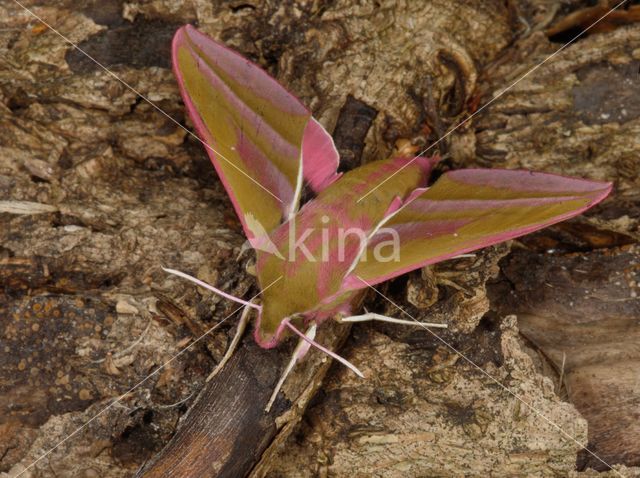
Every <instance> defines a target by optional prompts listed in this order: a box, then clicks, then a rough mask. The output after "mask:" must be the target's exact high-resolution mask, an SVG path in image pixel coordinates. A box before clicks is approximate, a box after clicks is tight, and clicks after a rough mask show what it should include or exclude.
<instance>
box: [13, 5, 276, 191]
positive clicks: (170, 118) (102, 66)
mask: <svg viewBox="0 0 640 478" xmlns="http://www.w3.org/2000/svg"><path fill="white" fill-rule="evenodd" d="M13 1H14V2H15V3H16V4H18V5H19V6H20V7H22V8H23V9H24V10H25V11H26V12H27V13H29V14H30V15H31V16H33V17H34V18H36V19H37V20H38V21H40V22H41V23H43V24H44V25H45V26H46V27H47V28H49V29H50V30H51V31H52V32H54V33H55V34H56V35H58V36H59V37H60V38H62V39H63V40H64V41H65V42H67V43H68V44H69V45H71V46H72V47H73V48H75V49H76V50H78V51H79V52H80V53H82V54H83V55H84V56H86V57H87V58H89V60H91V61H92V62H94V63H95V64H96V65H98V66H99V67H100V68H102V69H103V70H104V71H105V72H106V73H107V74H109V75H110V76H111V77H112V78H115V79H116V80H118V81H119V82H120V83H122V84H123V85H124V86H126V87H127V88H129V90H131V91H132V92H133V93H135V94H136V95H138V96H139V97H140V98H142V99H143V100H144V101H146V102H147V103H149V104H150V105H151V106H152V107H153V108H155V109H156V110H157V111H158V112H160V113H161V114H163V115H164V116H166V117H167V118H168V119H169V120H170V121H171V122H172V123H174V124H175V125H177V126H178V127H180V128H182V129H183V130H185V131H186V132H187V134H189V135H191V136H193V137H194V138H195V139H197V140H198V141H199V142H200V143H202V144H203V145H204V147H205V148H207V149H209V150H211V151H212V152H213V153H215V154H216V155H217V156H218V157H220V158H222V159H223V160H224V161H226V162H227V163H229V165H231V166H232V167H233V168H235V169H237V170H238V171H239V172H240V173H241V174H242V175H244V176H245V177H246V178H247V179H249V180H250V181H252V182H253V183H254V184H255V185H256V186H258V187H259V188H261V189H263V190H264V191H266V192H267V193H268V194H269V195H270V196H272V197H273V198H274V199H276V200H277V201H279V202H282V199H280V198H279V197H278V196H276V195H275V194H273V193H272V192H271V191H269V190H268V189H267V188H266V187H264V186H263V185H262V184H260V183H259V182H258V181H256V180H255V179H253V178H252V177H251V176H250V175H248V174H247V173H245V172H244V171H243V170H242V169H240V168H239V167H238V166H236V165H235V164H233V162H232V161H230V160H229V159H227V158H226V157H225V156H224V155H223V154H222V153H220V152H218V151H216V150H215V149H214V148H213V146H211V145H209V144H208V143H206V142H205V141H203V140H202V139H200V138H199V137H198V135H197V134H195V133H193V132H192V131H189V130H188V129H187V128H186V127H184V126H183V125H181V124H180V123H179V122H178V121H177V120H175V119H174V118H173V117H172V116H171V115H169V114H168V113H167V112H165V111H164V110H163V109H162V108H160V107H159V106H158V105H156V104H155V103H154V102H153V101H151V100H150V99H149V98H147V97H146V96H145V95H143V94H142V93H140V92H139V91H138V90H137V89H135V88H134V87H133V86H131V85H130V84H129V83H127V82H126V81H124V80H123V79H122V78H120V77H119V76H118V75H116V74H115V73H114V72H112V71H111V70H110V69H109V68H107V67H106V66H104V65H103V64H102V63H100V62H99V61H98V60H96V59H95V58H94V57H92V56H91V55H89V54H88V53H87V52H86V51H84V50H83V49H82V48H80V47H79V46H78V45H76V44H75V43H74V42H72V41H71V40H70V39H69V38H67V37H66V36H65V35H63V34H62V33H60V32H59V31H58V30H56V29H55V28H53V27H52V26H51V25H50V24H49V23H47V22H46V21H45V20H44V19H43V18H42V17H40V16H39V15H37V14H36V13H35V12H33V11H32V10H30V9H29V8H27V7H25V6H24V5H23V4H22V3H20V2H19V1H18V0H13Z"/></svg>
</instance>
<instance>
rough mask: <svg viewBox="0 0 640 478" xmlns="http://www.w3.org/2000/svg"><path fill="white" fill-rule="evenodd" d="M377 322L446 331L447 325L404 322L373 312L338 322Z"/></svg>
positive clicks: (343, 318) (414, 321)
mask: <svg viewBox="0 0 640 478" xmlns="http://www.w3.org/2000/svg"><path fill="white" fill-rule="evenodd" d="M374 320H377V321H378V322H388V323H390V324H400V325H418V326H420V327H437V328H440V329H446V328H447V324H433V323H429V322H419V321H417V320H413V319H412V320H404V319H396V318H395V317H387V316H386V315H380V314H376V313H374V312H367V313H366V314H362V315H352V316H350V317H342V318H340V319H339V321H340V322H349V323H354V322H369V321H374Z"/></svg>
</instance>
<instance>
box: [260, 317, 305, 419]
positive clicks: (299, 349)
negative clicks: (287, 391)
mask: <svg viewBox="0 0 640 478" xmlns="http://www.w3.org/2000/svg"><path fill="white" fill-rule="evenodd" d="M316 327H317V326H316V324H311V327H309V328H308V329H307V332H306V333H305V336H307V337H308V338H310V339H311V340H313V339H314V338H315V337H316ZM309 347H311V344H309V343H308V342H306V341H305V340H302V339H301V340H299V341H298V345H296V348H295V350H294V351H293V355H292V356H291V360H289V363H288V364H287V367H286V368H285V369H284V372H282V375H281V376H280V380H278V383H277V384H276V387H275V388H274V389H273V393H272V394H271V398H270V399H269V403H267V406H266V407H265V409H264V411H265V412H267V413H269V410H271V406H272V405H273V402H275V401H276V397H277V396H278V392H279V391H280V389H281V388H282V385H284V381H285V380H286V378H287V376H288V375H289V374H290V373H291V371H292V370H293V367H294V366H295V365H296V363H297V362H298V361H299V360H300V359H302V357H304V356H305V354H306V353H307V351H308V350H309Z"/></svg>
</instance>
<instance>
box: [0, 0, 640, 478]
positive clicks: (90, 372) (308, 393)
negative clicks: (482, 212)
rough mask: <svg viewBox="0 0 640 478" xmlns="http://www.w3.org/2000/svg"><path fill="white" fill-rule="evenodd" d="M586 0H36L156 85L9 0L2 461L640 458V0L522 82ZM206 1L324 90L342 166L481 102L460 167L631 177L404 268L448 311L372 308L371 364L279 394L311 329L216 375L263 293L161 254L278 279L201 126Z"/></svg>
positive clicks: (376, 468)
mask: <svg viewBox="0 0 640 478" xmlns="http://www.w3.org/2000/svg"><path fill="white" fill-rule="evenodd" d="M586 3H587V2H581V1H577V0H575V1H574V0H572V1H566V2H563V4H562V6H561V7H559V6H558V3H557V2H555V1H551V0H522V1H509V2H503V1H498V0H489V1H483V2H475V1H464V0H460V1H455V2H450V1H445V0H429V1H424V2H413V1H408V0H406V1H405V0H387V1H383V2H354V1H348V0H335V1H331V2H329V1H322V0H317V1H312V0H309V1H300V2H292V1H284V2H279V1H278V2H276V1H265V2H240V1H209V0H206V1H205V0H187V1H177V0H151V1H120V0H108V1H99V0H81V1H71V0H56V1H51V2H25V6H27V7H28V8H30V9H32V10H33V12H34V13H36V14H37V15H39V16H41V17H42V18H43V19H44V20H45V21H46V22H48V23H49V24H50V25H51V26H53V27H54V28H55V29H56V30H58V31H59V32H60V33H62V34H63V35H65V36H66V37H67V38H68V39H69V40H70V41H72V42H74V43H76V44H78V45H79V47H80V48H81V49H82V50H84V51H85V52H87V53H88V54H89V55H91V56H92V57H93V58H94V59H95V60H97V61H99V62H100V63H101V64H102V65H103V66H105V67H106V68H108V69H109V70H110V71H112V72H113V73H114V74H115V75H117V76H118V78H119V79H120V80H122V81H124V82H126V83H128V84H129V85H131V86H133V87H134V88H135V89H136V90H137V91H138V92H139V93H141V94H142V95H144V96H145V97H146V98H148V99H149V100H151V101H152V102H153V103H154V104H155V105H156V106H157V108H154V107H153V106H151V105H149V104H148V103H147V102H146V101H144V100H142V99H140V97H138V96H137V95H136V94H135V93H134V92H132V91H131V90H130V89H129V88H127V87H126V86H124V85H123V83H122V82H121V81H119V80H118V79H116V78H115V77H114V76H112V75H109V74H108V73H106V72H105V71H104V70H103V69H102V68H101V67H100V66H99V65H97V64H96V63H95V62H94V61H92V60H91V59H90V58H88V57H87V56H85V55H84V54H82V53H81V52H79V51H78V50H76V49H74V48H73V47H72V46H71V45H70V44H69V43H67V42H65V40H64V39H63V38H61V37H60V36H58V35H56V34H55V33H54V32H52V31H51V30H50V29H48V28H47V27H46V26H44V25H43V24H42V23H40V22H38V21H37V20H35V19H34V17H33V16H32V15H30V14H29V13H28V12H27V11H26V10H24V9H23V8H21V7H20V6H19V5H18V4H16V3H14V2H12V1H10V0H5V1H3V2H0V284H2V288H0V331H1V335H0V336H1V337H2V343H1V346H0V396H1V400H0V474H1V476H7V477H8V476H11V477H13V476H16V475H18V474H19V473H21V472H22V471H25V469H26V468H27V467H29V468H28V470H26V472H25V473H24V474H23V475H21V476H25V477H26V476H31V477H45V476H47V477H48V476H80V477H87V478H90V477H96V476H100V477H124V476H134V475H136V474H138V475H139V476H243V475H252V476H274V477H275V476H294V477H295V476H309V475H313V476H483V475H484V476H486V475H495V476H580V477H583V476H620V474H622V475H623V476H639V475H640V472H639V471H638V468H633V467H634V466H638V465H640V448H639V447H638V443H640V439H639V438H640V430H639V429H638V409H639V405H640V391H639V390H638V387H637V383H638V380H639V379H640V376H639V372H638V370H640V352H639V351H638V346H637V343H638V337H639V335H640V332H639V330H640V328H639V327H640V326H639V325H638V320H637V319H638V316H639V313H640V299H639V298H638V293H639V292H640V291H639V290H638V289H639V286H638V284H639V283H640V277H639V271H638V263H639V262H638V249H637V246H636V243H637V241H638V238H639V237H640V229H639V224H640V195H639V193H638V191H639V189H638V188H639V186H640V179H639V178H640V174H639V173H640V166H639V165H640V163H639V161H638V155H639V152H640V142H639V141H638V138H639V137H640V79H639V77H638V71H639V67H640V26H639V25H638V24H637V23H634V22H635V15H636V13H634V11H631V10H629V11H628V12H626V13H623V14H622V15H618V16H616V17H615V18H616V19H617V20H616V21H607V22H605V23H604V24H603V25H602V26H603V28H600V29H599V32H598V33H596V34H593V35H585V37H584V38H582V39H580V40H579V41H577V42H576V43H574V44H573V45H572V46H569V47H568V48H566V49H564V50H563V51H562V52H561V53H559V54H558V55H556V56H554V57H553V58H552V59H550V60H548V61H546V62H545V63H544V65H542V66H541V67H540V68H538V69H536V70H535V71H534V72H532V73H531V74H529V75H528V76H526V77H525V78H524V79H522V80H521V81H518V82H517V84H515V86H513V87H511V85H513V84H514V83H515V82H516V80H519V78H520V77H521V76H522V75H524V74H525V73H526V72H527V71H529V70H530V69H531V68H533V67H534V66H536V65H538V64H540V63H541V62H543V61H544V60H545V59H546V58H548V57H549V55H551V54H552V53H554V51H556V50H557V49H558V48H559V47H560V46H562V43H557V41H561V40H562V39H563V38H562V36H563V35H566V34H567V33H566V32H570V31H571V29H572V28H576V25H577V26H578V27H580V26H582V27H584V26H585V25H582V24H583V23H584V22H585V20H584V19H585V18H592V17H593V15H594V13H593V12H594V10H593V9H590V10H588V11H586V12H585V6H587V5H586ZM601 3H604V2H601ZM599 8H600V7H599ZM570 13H571V14H572V15H573V16H571V15H569V16H568V14H570ZM562 22H564V23H562ZM184 23H196V24H197V25H198V27H199V28H200V29H202V30H203V31H205V32H206V33H208V34H210V35H212V36H214V37H216V38H218V39H220V40H222V41H224V42H225V43H227V44H228V45H230V46H231V47H233V48H235V49H237V50H239V51H240V52H242V53H243V54H245V55H246V56H247V57H249V58H251V59H253V60H254V61H256V62H258V63H260V64H261V65H263V66H264V67H265V68H267V69H268V70H269V71H270V72H271V73H272V74H274V75H275V76H276V77H277V78H278V79H279V80H280V81H281V82H282V83H283V84H285V85H286V86H287V87H288V88H290V89H291V90H292V91H293V92H294V93H295V94H296V95H298V96H299V97H300V98H301V99H302V100H303V101H304V102H305V103H306V104H307V105H308V106H309V107H310V108H311V109H312V110H313V111H314V114H315V116H316V117H317V118H318V119H319V120H320V121H321V122H322V123H323V124H324V125H325V126H326V127H327V128H328V129H329V130H330V131H334V130H335V137H336V141H337V143H338V147H339V149H340V151H341V155H342V157H343V158H344V159H345V162H344V164H343V167H347V168H348V167H353V166H354V165H356V164H358V163H359V162H361V161H365V162H366V161H371V160H374V159H382V158H384V157H386V156H387V155H388V154H389V153H390V152H391V150H392V148H393V147H394V145H395V144H396V143H397V141H398V140H410V141H412V142H413V144H414V145H416V146H417V147H418V148H425V147H427V146H429V145H431V144H433V143H434V142H435V141H437V140H438V138H440V137H442V136H443V135H444V134H446V132H447V131H450V130H451V129H452V128H453V127H454V126H455V125H456V124H458V123H460V122H461V121H463V120H465V119H467V118H469V117H470V115H471V114H473V113H474V112H477V111H479V113H478V114H477V115H476V116H474V117H473V118H472V119H471V120H470V121H467V122H465V123H464V124H463V125H462V126H461V127H459V128H457V129H455V131H453V132H452V133H451V134H450V135H448V136H447V138H446V139H445V140H444V141H442V142H440V143H439V144H438V145H437V146H436V147H434V148H432V149H431V150H430V151H429V153H430V154H432V153H435V152H439V153H441V154H443V155H444V158H445V159H444V160H443V161H442V163H441V164H440V166H439V168H440V169H439V170H440V171H444V170H446V169H448V168H459V167H466V166H478V165H480V166H483V167H507V168H530V169H537V170H542V171H548V172H557V173H562V174H568V175H569V174H570V175H577V176H583V177H589V178H592V179H601V180H610V181H615V184H616V192H615V194H614V195H613V196H612V197H611V198H610V199H608V200H607V201H606V202H605V203H603V204H602V205H601V206H600V207H598V208H597V209H596V210H594V211H592V212H591V213H589V214H587V215H586V216H585V217H581V218H578V219H576V220H573V221H570V222H568V223H564V224H562V225H559V226H555V227H553V228H551V229H549V230H546V231H543V232H540V233H537V234H535V235H533V236H531V237H528V238H526V239H523V240H521V241H518V242H515V243H513V244H511V245H508V244H507V245H500V246H496V247H493V248H488V249H486V250H483V251H480V252H478V253H477V254H476V255H475V256H474V257H467V258H460V259H457V260H452V261H448V262H446V263H443V264H439V265H437V266H434V267H430V268H425V269H423V270H421V271H416V272H414V273H412V274H409V275H407V276H406V277H403V278H401V279H398V280H396V281H393V282H392V283H390V284H387V285H386V286H385V287H384V288H383V289H382V290H383V292H384V293H385V294H386V295H388V296H389V297H390V298H392V299H393V300H394V301H395V302H396V303H397V304H399V305H400V306H401V307H402V308H403V309H405V310H406V311H407V312H409V313H410V314H411V315H413V316H414V317H416V318H418V319H420V320H425V321H433V322H435V321H443V322H447V323H448V324H449V325H450V328H449V329H448V330H447V331H446V332H442V331H437V330H436V331H435V333H437V335H434V333H431V332H429V331H425V330H422V329H419V330H416V329H411V328H397V327H388V326H379V325H358V326H357V327H354V328H353V329H352V332H351V335H350V337H349V338H348V339H347V340H346V344H345V345H344V346H343V347H342V349H341V353H343V354H345V355H346V356H347V358H348V359H349V360H351V361H353V362H354V363H355V364H356V365H357V366H358V367H360V368H361V369H362V370H363V371H364V373H365V375H366V376H367V379H366V380H364V381H363V380H359V379H357V378H356V377H354V376H352V375H351V374H350V373H348V371H346V370H344V369H343V368H341V367H337V366H335V365H331V366H330V364H329V363H328V362H327V361H325V360H324V358H323V357H322V356H320V355H318V354H317V353H316V352H311V354H310V357H309V359H308V360H305V363H304V364H303V366H301V367H300V368H299V369H298V370H297V371H296V372H295V374H294V376H293V377H292V378H291V379H290V381H289V382H288V383H287V386H286V388H285V390H284V394H283V395H282V396H281V397H280V398H279V399H278V401H277V402H276V406H275V407H274V410H273V412H272V413H271V414H268V415H265V414H262V413H261V410H262V408H263V407H264V404H265V398H267V399H268V396H269V393H270V391H271V388H272V387H273V384H274V383H275V381H276V380H277V377H278V375H279V373H280V370H281V368H282V365H283V363H284V361H285V360H286V359H287V356H288V354H289V353H290V352H291V348H292V345H293V343H290V344H286V345H285V346H284V347H282V348H281V349H280V350H278V351H262V350H259V349H257V347H256V346H255V345H253V344H252V342H251V338H250V337H247V338H246V340H245V341H244V342H243V345H242V347H241V349H240V351H239V352H238V354H237V356H236V357H235V358H234V359H233V360H232V361H231V362H230V364H229V366H228V368H227V369H226V370H224V371H223V372H222V373H221V375H219V376H217V377H216V379H215V380H214V381H212V382H210V383H208V384H205V382H204V380H205V378H206V376H207V375H208V373H209V371H210V370H211V368H213V366H214V365H215V363H216V362H217V361H218V360H220V358H221V357H222V354H223V352H224V349H225V347H226V345H227V343H228V341H229V337H230V335H231V334H232V333H233V331H234V326H233V324H234V323H235V321H236V320H237V318H238V315H239V314H238V312H237V308H236V307H234V306H233V304H229V303H228V302H227V301H225V300H221V299H219V298H218V297H214V296H211V295H210V294H208V293H206V292H204V291H202V290H200V289H196V288H194V287H191V286H190V285H189V284H185V283H184V282H181V281H178V280H176V279H175V278H173V277H170V276H167V275H166V274H165V273H164V272H163V271H162V270H161V269H160V267H161V266H171V267H176V268H179V269H181V270H185V271H187V272H191V273H193V274H196V275H198V276H199V277H200V278H202V279H203V280H206V281H207V282H210V283H212V284H215V285H216V286H218V287H219V288H222V289H224V290H227V291H229V292H231V293H233V294H235V295H239V296H243V297H251V296H253V295H255V294H256V293H258V290H256V287H255V282H254V279H253V277H252V275H251V270H252V257H251V254H246V253H241V247H242V244H243V242H244V237H243V235H242V230H241V227H240V225H239V222H238V220H237V218H235V216H234V213H233V209H232V207H231V204H230V202H229V201H228V199H227V197H226V194H225V191H224V189H223V187H222V186H221V184H220V182H219V180H218V178H217V177H216V176H215V173H214V171H213V168H212V167H211V165H210V163H209V160H208V159H207V158H206V156H205V153H204V151H203V150H202V148H201V146H200V145H199V144H198V143H197V141H195V140H194V139H193V138H192V137H191V136H190V135H188V134H187V132H186V131H185V130H184V129H183V128H181V126H180V125H181V124H186V125H187V127H189V126H190V125H189V124H188V122H187V123H185V122H186V120H185V116H184V111H183V106H182V104H181V102H180V98H179V93H178V90H177V86H176V84H175V82H174V80H173V78H172V75H171V72H170V69H169V66H170V65H169V42H170V39H171V36H172V35H173V32H174V31H175V30H176V28H177V27H178V26H180V25H182V24H184ZM550 26H551V27H552V29H551V30H550V31H549V33H552V34H553V35H552V39H553V40H554V41H556V43H553V42H552V41H550V40H549V39H548V35H547V34H546V33H545V29H546V28H548V27H550ZM587 26H588V25H587ZM568 39H569V38H568ZM507 87H509V88H510V89H509V90H508V91H507V92H506V93H505V94H501V92H502V91H503V90H504V89H505V88H507ZM498 95H500V97H499V98H497V96H498ZM494 98H495V101H493V99H494ZM485 105H487V106H486V107H485ZM480 109H481V110H480ZM159 110H162V112H161V111H159ZM163 112H164V113H163ZM174 120H175V121H174ZM351 130H352V132H353V133H352V134H350V131H351ZM363 300H364V304H365V305H366V307H367V308H369V309H375V310H376V311H379V312H383V313H387V314H388V315H394V316H398V315H400V312H399V311H398V310H397V309H395V308H394V307H393V306H391V305H390V304H389V303H388V302H387V301H385V300H384V299H382V298H381V297H379V296H375V295H368V296H366V297H364V298H363ZM205 332H209V333H208V334H207V335H205V336H203V334H204V333H205ZM348 332H349V330H348V329H346V328H341V327H337V326H332V327H329V328H327V329H326V330H325V331H324V332H323V335H320V339H321V340H323V341H324V343H326V344H328V345H331V346H335V347H338V346H339V345H340V344H342V343H343V342H344V341H345V337H346V336H347V334H348ZM201 337H202V338H201ZM189 345H190V347H189V348H188V349H187V350H186V351H184V352H181V351H182V350H184V349H185V347H187V346H189ZM179 353H180V354H179ZM176 354H179V355H177V356H176ZM161 366H162V367H161ZM160 367H161V368H160ZM152 372H153V373H152ZM150 374H151V375H150ZM325 374H326V376H325ZM134 386H135V389H134V390H132V391H130V392H129V390H131V389H132V387H134ZM123 394H124V396H123ZM118 398H121V399H120V400H118V401H116V399H118ZM63 440H64V441H63ZM583 446H587V448H588V449H589V450H590V451H591V452H593V453H594V454H595V455H597V457H599V458H597V457H595V456H594V455H592V454H590V453H589V452H588V451H585V450H584V448H583ZM54 447H55V448H54ZM45 454H46V455H45ZM43 455H45V456H44V457H43ZM41 457H42V458H41ZM40 458H41V459H40ZM35 460H39V461H38V462H37V463H35V465H33V466H32V464H33V463H34V461H35ZM608 465H614V466H615V469H616V470H615V471H608V472H605V473H601V474H598V473H597V472H596V471H594V470H608V468H609V466H608Z"/></svg>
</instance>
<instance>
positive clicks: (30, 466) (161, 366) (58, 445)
mask: <svg viewBox="0 0 640 478" xmlns="http://www.w3.org/2000/svg"><path fill="white" fill-rule="evenodd" d="M280 279H282V276H280V277H278V278H277V279H276V280H274V281H273V282H272V283H271V284H269V285H268V286H266V287H265V288H264V289H262V290H261V291H260V292H258V293H257V294H256V295H254V296H253V297H252V298H251V299H249V301H252V300H253V299H255V298H256V297H258V296H259V295H260V294H262V293H263V292H264V291H265V290H267V289H268V288H269V287H271V286H272V285H273V284H275V283H276V282H278V281H279V280H280ZM245 307H246V306H244V305H243V306H242V307H238V308H237V309H236V310H234V311H233V312H231V313H230V314H229V315H227V316H226V317H225V318H224V319H222V320H221V321H220V322H218V323H217V324H216V325H214V326H213V327H211V328H210V329H209V330H207V331H206V332H205V333H204V334H202V335H201V336H200V337H198V338H197V339H195V340H194V341H193V342H191V343H190V344H189V345H187V346H186V347H185V348H183V349H182V350H181V351H180V352H178V353H177V354H175V355H174V356H173V357H171V358H170V359H169V360H167V361H166V362H165V363H163V364H162V365H160V366H159V367H157V368H156V369H155V370H154V371H153V372H151V373H150V374H149V375H147V376H146V377H145V378H143V379H142V380H140V381H139V382H138V383H136V384H135V385H134V386H133V387H131V388H130V389H129V390H127V391H126V392H124V393H123V394H122V395H120V396H119V397H118V398H116V399H115V400H114V401H113V402H111V403H110V404H109V405H107V406H106V407H104V408H103V409H102V410H100V411H99V412H98V413H96V414H95V415H94V416H93V417H92V418H90V419H89V420H88V421H86V422H85V423H84V424H83V425H81V426H80V427H78V428H77V429H76V430H75V431H74V432H72V433H71V434H69V435H67V436H66V437H65V438H64V439H63V440H61V441H60V442H58V444H56V445H55V446H54V447H52V448H50V449H49V450H48V451H46V452H45V453H44V454H42V455H41V456H40V457H38V458H37V459H36V460H35V461H34V462H33V463H31V464H30V465H29V466H27V467H26V468H25V469H23V470H22V471H21V472H20V473H18V474H17V475H16V477H15V478H18V477H19V476H22V475H23V474H24V473H26V471H27V470H29V469H30V468H32V467H33V466H34V465H36V463H38V462H39V461H40V460H42V459H43V458H46V457H47V456H49V455H50V454H51V453H52V452H54V451H55V450H56V449H57V448H58V447H60V445H62V444H63V443H65V442H66V441H68V440H69V439H71V438H73V437H74V436H75V435H77V434H78V433H80V432H81V431H82V430H84V429H85V428H86V427H87V426H88V425H89V424H90V423H91V422H93V421H94V420H95V419H96V418H98V417H99V416H101V415H102V414H104V413H105V412H106V411H107V410H109V409H111V408H112V407H113V406H114V405H115V404H116V403H118V402H120V401H121V400H122V399H123V398H125V397H126V396H127V395H129V394H130V393H131V392H133V391H134V390H135V389H136V388H138V387H139V386H140V385H142V384H143V383H144V382H146V381H147V380H149V379H150V378H151V377H153V376H154V375H156V374H157V373H158V372H159V371H160V370H162V369H163V368H164V367H166V366H167V365H169V364H170V363H171V362H173V361H174V360H175V359H177V358H178V357H180V356H181V355H182V354H184V353H185V352H186V351H187V350H189V349H190V348H191V347H193V346H194V345H195V344H197V343H198V342H200V340H202V339H203V338H204V337H206V336H207V335H209V334H210V333H211V332H213V331H214V330H215V329H217V328H218V327H220V326H221V325H222V324H223V323H224V322H225V321H226V320H227V319H229V318H230V317H232V316H233V315H235V314H236V313H237V312H238V311H240V310H242V309H244V308H245Z"/></svg>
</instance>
